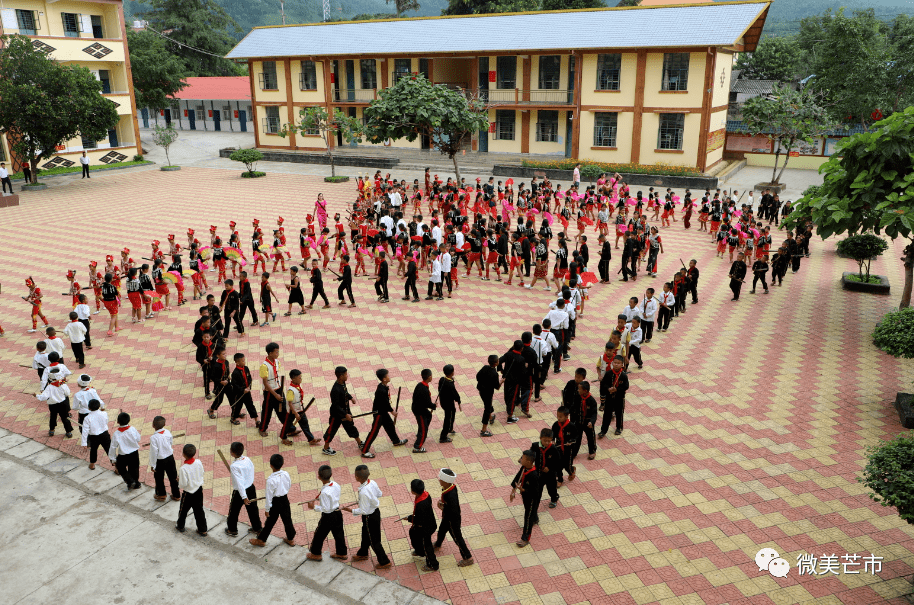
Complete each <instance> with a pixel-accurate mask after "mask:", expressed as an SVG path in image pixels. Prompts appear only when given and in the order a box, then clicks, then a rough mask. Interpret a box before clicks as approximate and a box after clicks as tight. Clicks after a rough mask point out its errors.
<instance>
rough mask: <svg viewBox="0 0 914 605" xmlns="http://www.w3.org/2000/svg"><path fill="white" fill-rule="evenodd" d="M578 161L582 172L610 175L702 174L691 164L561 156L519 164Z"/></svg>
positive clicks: (560, 166) (564, 165)
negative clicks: (616, 160)
mask: <svg viewBox="0 0 914 605" xmlns="http://www.w3.org/2000/svg"><path fill="white" fill-rule="evenodd" d="M579 162H580V164H581V172H582V173H583V172H584V171H585V170H586V169H587V167H589V166H593V167H595V168H597V169H598V170H599V171H600V172H606V173H609V174H610V175H611V174H612V173H614V172H618V173H619V174H657V175H662V176H702V173H701V172H699V171H698V170H696V169H695V168H692V167H691V166H673V165H670V164H611V163H609V162H598V161H596V160H577V159H574V158H562V159H558V160H521V166H523V167H524V168H540V169H543V170H546V169H549V170H574V167H575V165H576V164H578V163H579ZM591 170H592V169H591ZM588 172H590V171H588Z"/></svg>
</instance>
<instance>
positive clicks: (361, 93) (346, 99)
mask: <svg viewBox="0 0 914 605" xmlns="http://www.w3.org/2000/svg"><path fill="white" fill-rule="evenodd" d="M334 95H335V99H336V101H337V103H370V102H372V101H374V100H375V99H377V98H378V90H377V89H376V88H338V89H336V90H335V91H334Z"/></svg>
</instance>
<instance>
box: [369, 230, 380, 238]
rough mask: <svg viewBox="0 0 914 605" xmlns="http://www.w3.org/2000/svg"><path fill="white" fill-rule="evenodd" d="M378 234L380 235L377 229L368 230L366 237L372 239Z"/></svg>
mask: <svg viewBox="0 0 914 605" xmlns="http://www.w3.org/2000/svg"><path fill="white" fill-rule="evenodd" d="M378 233H380V232H379V231H378V230H377V229H369V230H368V236H369V237H374V236H376V235H377V234H378Z"/></svg>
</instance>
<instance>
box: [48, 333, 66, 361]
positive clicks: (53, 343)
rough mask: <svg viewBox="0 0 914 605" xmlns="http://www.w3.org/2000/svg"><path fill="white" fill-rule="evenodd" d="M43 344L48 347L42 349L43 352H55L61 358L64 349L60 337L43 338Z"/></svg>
mask: <svg viewBox="0 0 914 605" xmlns="http://www.w3.org/2000/svg"><path fill="white" fill-rule="evenodd" d="M44 344H46V345H47V347H48V348H46V349H45V350H44V352H45V353H47V354H48V355H50V354H51V353H57V354H58V355H60V356H61V358H63V350H64V344H63V340H61V339H60V338H58V337H56V336H55V337H54V338H45V339H44Z"/></svg>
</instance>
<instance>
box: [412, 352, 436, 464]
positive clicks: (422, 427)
mask: <svg viewBox="0 0 914 605" xmlns="http://www.w3.org/2000/svg"><path fill="white" fill-rule="evenodd" d="M431 382H432V371H431V370H429V369H428V368H426V369H424V370H422V382H420V383H419V384H417V385H416V388H415V389H413V403H412V406H411V409H412V412H413V415H414V416H415V417H416V425H417V428H416V442H415V443H414V444H413V453H414V454H424V453H425V448H424V447H422V446H423V445H424V444H425V438H426V437H427V436H428V425H429V424H430V423H431V421H432V412H434V411H435V410H436V409H438V406H437V405H435V404H434V403H432V392H431V391H430V390H429V388H428V385H429V384H431Z"/></svg>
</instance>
